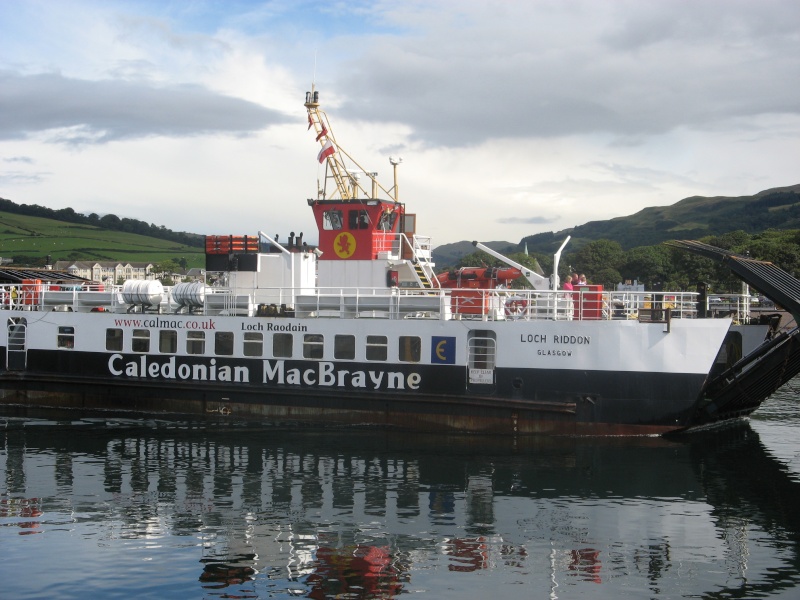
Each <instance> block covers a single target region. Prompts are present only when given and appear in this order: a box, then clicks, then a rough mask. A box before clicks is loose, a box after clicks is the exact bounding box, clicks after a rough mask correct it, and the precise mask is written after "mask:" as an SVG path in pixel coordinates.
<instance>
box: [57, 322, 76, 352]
mask: <svg viewBox="0 0 800 600" xmlns="http://www.w3.org/2000/svg"><path fill="white" fill-rule="evenodd" d="M58 347H59V348H74V347H75V328H74V327H59V328H58Z"/></svg>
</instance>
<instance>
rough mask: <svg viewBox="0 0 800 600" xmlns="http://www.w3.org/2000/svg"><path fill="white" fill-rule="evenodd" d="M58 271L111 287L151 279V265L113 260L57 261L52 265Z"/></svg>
mask: <svg viewBox="0 0 800 600" xmlns="http://www.w3.org/2000/svg"><path fill="white" fill-rule="evenodd" d="M53 268H54V269H56V270H58V271H66V272H67V273H69V274H71V275H77V276H78V277H83V278H84V279H91V280H92V281H102V282H104V283H109V284H111V285H113V284H115V283H117V282H118V281H124V280H126V279H152V278H153V275H152V271H153V263H147V262H127V263H122V262H118V261H113V260H99V261H83V260H76V261H69V260H59V261H56V262H55V264H54V265H53Z"/></svg>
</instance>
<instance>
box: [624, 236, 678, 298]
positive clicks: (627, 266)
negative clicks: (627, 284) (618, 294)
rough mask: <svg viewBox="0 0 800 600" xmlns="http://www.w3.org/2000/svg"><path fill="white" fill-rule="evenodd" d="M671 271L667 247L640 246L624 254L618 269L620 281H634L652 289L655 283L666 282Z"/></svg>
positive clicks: (670, 255) (670, 260)
mask: <svg viewBox="0 0 800 600" xmlns="http://www.w3.org/2000/svg"><path fill="white" fill-rule="evenodd" d="M672 270H673V266H672V254H671V252H670V250H669V248H668V247H667V246H640V247H638V248H632V249H631V250H628V251H627V252H626V253H625V259H624V262H623V264H622V265H621V266H620V268H619V272H620V277H621V279H620V281H624V280H627V279H630V280H631V281H633V280H636V281H638V282H639V283H643V284H644V285H645V287H647V288H652V287H653V284H655V283H656V282H660V283H662V284H663V282H665V281H667V280H668V279H669V276H670V273H671V271H672Z"/></svg>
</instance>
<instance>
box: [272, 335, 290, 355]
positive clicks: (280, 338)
mask: <svg viewBox="0 0 800 600" xmlns="http://www.w3.org/2000/svg"><path fill="white" fill-rule="evenodd" d="M293 342H294V337H293V336H292V334H291V333H276V334H274V335H273V336H272V356H274V357H276V358H291V357H292V351H293Z"/></svg>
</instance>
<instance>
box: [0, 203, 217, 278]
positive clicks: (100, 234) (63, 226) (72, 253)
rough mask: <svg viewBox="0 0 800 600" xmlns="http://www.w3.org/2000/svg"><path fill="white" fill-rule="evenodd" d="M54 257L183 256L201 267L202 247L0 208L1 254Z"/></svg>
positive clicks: (190, 264)
mask: <svg viewBox="0 0 800 600" xmlns="http://www.w3.org/2000/svg"><path fill="white" fill-rule="evenodd" d="M48 254H49V255H50V256H51V258H52V260H53V261H57V260H119V261H131V262H153V263H156V262H161V261H164V260H167V259H173V260H175V261H176V262H177V261H180V259H181V258H185V259H186V262H187V264H188V267H189V268H191V267H204V266H205V255H204V251H203V248H192V247H191V246H185V245H182V244H178V243H176V242H171V241H168V240H160V239H157V238H153V237H147V236H143V235H137V234H134V233H125V232H123V231H111V230H109V229H100V228H98V227H93V226H91V225H79V224H75V223H66V222H64V221H56V220H53V219H43V218H40V217H29V216H25V215H18V214H14V213H7V212H2V211H0V256H2V257H4V258H5V257H12V256H19V255H25V256H30V257H35V258H45V257H46V256H47V255H48Z"/></svg>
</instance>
